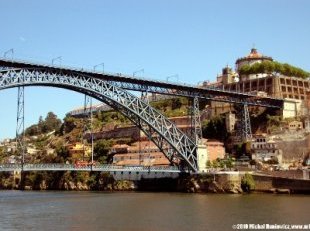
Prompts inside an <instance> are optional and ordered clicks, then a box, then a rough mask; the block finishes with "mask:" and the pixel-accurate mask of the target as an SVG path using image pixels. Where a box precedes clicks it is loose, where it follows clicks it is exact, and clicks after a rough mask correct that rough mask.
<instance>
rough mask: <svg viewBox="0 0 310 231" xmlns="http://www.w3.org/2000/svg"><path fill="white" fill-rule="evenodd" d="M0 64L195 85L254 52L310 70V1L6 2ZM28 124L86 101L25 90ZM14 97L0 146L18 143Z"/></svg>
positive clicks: (0, 99) (1, 102)
mask: <svg viewBox="0 0 310 231" xmlns="http://www.w3.org/2000/svg"><path fill="white" fill-rule="evenodd" d="M0 9H1V14H0V22H1V30H0V56H3V53H4V52H6V51H7V50H9V49H11V48H13V49H14V57H15V58H18V59H26V60H29V61H39V62H45V63H51V60H52V59H53V58H55V57H58V56H61V57H62V65H69V66H74V67H81V68H91V69H92V68H93V66H94V65H96V64H99V63H102V62H104V64H105V70H106V71H109V72H122V73H127V74H132V73H133V72H134V71H137V70H140V69H142V68H143V69H144V73H139V74H141V75H143V76H146V77H150V78H153V79H160V80H165V79H166V77H167V76H171V75H175V74H178V76H179V77H178V79H177V78H174V79H171V81H178V82H180V83H182V82H185V83H191V84H197V83H198V82H200V81H204V80H211V81H212V80H214V79H215V77H216V74H217V73H220V72H221V68H222V67H224V66H226V65H227V64H228V65H230V66H234V63H235V60H236V59H237V58H239V57H243V56H245V55H246V54H248V53H249V51H250V49H251V48H252V46H253V44H255V47H256V48H257V49H258V50H259V51H260V52H261V53H263V54H265V55H268V56H272V57H273V58H274V59H275V60H277V61H280V62H287V63H290V64H293V65H296V66H298V67H301V68H304V69H306V70H308V71H309V70H310V46H309V38H310V27H309V22H310V13H309V10H310V1H308V0H294V1H293V0H249V1H246V0H244V1H241V0H235V1H230V0H226V1H225V0H217V1H207V0H201V1H198V0H192V1H188V0H156V1H155V0H149V1H146V0H144V1H142V0H126V1H125V0H101V1H99V0H88V1H86V0H84V1H82V0H53V1H42V0H40V1H39V0H10V1H5V0H0ZM25 94H26V97H25V124H26V126H29V125H31V124H33V123H36V122H37V121H38V118H39V116H40V115H42V116H43V117H45V116H46V114H47V112H49V111H53V112H54V113H56V114H57V115H58V116H59V117H60V118H63V117H64V115H65V114H66V113H67V112H68V111H70V110H72V109H73V108H75V107H78V106H80V105H82V104H83V99H84V98H83V96H82V95H80V94H77V93H72V92H69V91H66V90H60V89H55V88H35V87H30V88H26V90H25ZM16 98H17V89H9V90H3V91H0V106H1V111H0V140H1V139H3V138H5V137H14V135H15V129H16V107H17V105H16Z"/></svg>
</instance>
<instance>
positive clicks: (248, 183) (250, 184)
mask: <svg viewBox="0 0 310 231" xmlns="http://www.w3.org/2000/svg"><path fill="white" fill-rule="evenodd" d="M241 188H242V190H243V191H244V192H250V191H252V190H254V189H255V181H254V179H253V177H252V175H251V174H249V173H246V174H245V175H244V176H243V177H242V179H241Z"/></svg>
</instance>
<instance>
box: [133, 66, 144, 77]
mask: <svg viewBox="0 0 310 231" xmlns="http://www.w3.org/2000/svg"><path fill="white" fill-rule="evenodd" d="M139 72H142V73H144V69H143V68H142V69H140V70H137V71H134V72H133V73H132V76H133V77H135V76H136V74H137V73H139Z"/></svg>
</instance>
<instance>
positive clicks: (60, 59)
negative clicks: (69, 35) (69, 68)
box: [52, 56, 62, 66]
mask: <svg viewBox="0 0 310 231" xmlns="http://www.w3.org/2000/svg"><path fill="white" fill-rule="evenodd" d="M56 60H58V61H59V66H61V62H62V57H61V56H58V57H56V58H54V59H52V66H54V62H55V61H56Z"/></svg>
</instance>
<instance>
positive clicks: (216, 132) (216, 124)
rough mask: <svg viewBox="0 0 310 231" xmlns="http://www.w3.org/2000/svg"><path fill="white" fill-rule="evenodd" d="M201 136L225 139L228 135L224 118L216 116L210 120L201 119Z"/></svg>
mask: <svg viewBox="0 0 310 231" xmlns="http://www.w3.org/2000/svg"><path fill="white" fill-rule="evenodd" d="M202 136H203V137H204V138H207V139H216V140H220V141H225V140H226V139H227V137H228V133H227V130H226V125H225V118H224V117H220V116H218V117H214V118H212V119H211V120H205V121H203V122H202Z"/></svg>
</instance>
